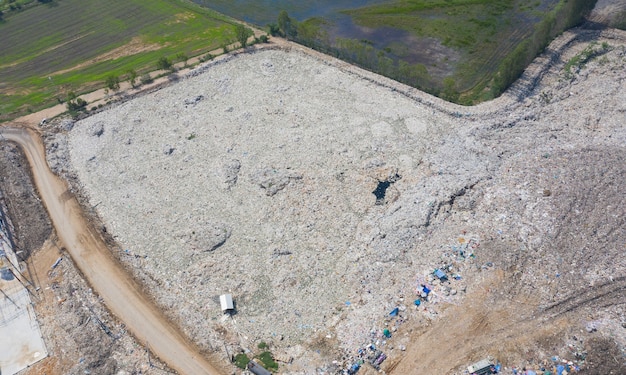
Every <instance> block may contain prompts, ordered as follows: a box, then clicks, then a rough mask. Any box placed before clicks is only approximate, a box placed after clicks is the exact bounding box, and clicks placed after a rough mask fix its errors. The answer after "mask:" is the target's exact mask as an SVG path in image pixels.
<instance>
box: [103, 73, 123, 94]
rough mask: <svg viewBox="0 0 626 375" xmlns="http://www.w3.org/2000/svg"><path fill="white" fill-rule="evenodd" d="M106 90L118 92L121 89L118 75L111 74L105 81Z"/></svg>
mask: <svg viewBox="0 0 626 375" xmlns="http://www.w3.org/2000/svg"><path fill="white" fill-rule="evenodd" d="M105 86H106V88H108V89H110V90H114V91H117V90H119V89H120V78H119V77H118V76H116V75H113V74H109V75H108V76H107V78H106V80H105Z"/></svg>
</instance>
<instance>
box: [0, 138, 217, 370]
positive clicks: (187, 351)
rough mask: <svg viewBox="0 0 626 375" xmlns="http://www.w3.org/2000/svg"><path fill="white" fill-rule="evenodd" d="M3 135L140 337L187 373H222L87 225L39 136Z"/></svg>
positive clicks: (64, 237) (80, 260)
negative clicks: (16, 146)
mask: <svg viewBox="0 0 626 375" xmlns="http://www.w3.org/2000/svg"><path fill="white" fill-rule="evenodd" d="M0 138H2V139H5V140H8V141H13V142H16V143H17V144H19V145H20V146H21V147H22V148H23V150H24V153H25V154H26V157H27V158H28V161H29V163H30V166H31V169H32V172H33V176H34V180H35V184H36V185H37V187H38V189H39V192H40V195H41V199H42V200H43V202H44V204H45V206H46V208H47V210H48V213H49V215H50V218H51V219H52V223H53V224H54V227H55V229H56V231H57V233H58V236H59V238H60V239H61V241H62V243H63V244H64V245H65V247H66V248H67V250H68V252H69V253H70V255H71V256H72V259H73V260H74V262H75V263H76V265H77V266H78V268H79V269H80V270H81V272H82V273H83V275H84V276H85V277H86V279H87V280H88V281H89V283H90V284H91V286H92V287H93V288H94V290H95V291H97V293H98V294H99V295H100V296H101V297H102V298H103V299H104V301H105V303H106V305H107V306H108V307H109V309H111V311H112V312H113V313H114V314H115V315H117V316H118V318H119V319H120V320H122V321H123V322H124V323H125V324H126V326H127V328H128V329H129V330H130V331H131V332H133V334H134V335H135V337H137V339H138V341H140V342H142V343H146V344H147V346H149V347H150V348H151V349H152V351H153V352H154V353H155V354H156V355H157V356H159V357H160V359H162V360H163V361H164V362H166V363H167V364H168V365H169V366H170V367H172V368H173V369H175V370H176V371H178V372H180V373H182V374H194V375H195V374H219V372H218V371H217V370H216V368H215V367H214V366H213V365H211V364H210V363H209V362H208V361H207V360H206V359H205V358H204V357H203V356H202V355H201V354H200V353H199V351H198V350H197V349H196V348H194V347H193V345H192V344H190V343H188V341H187V340H186V339H185V337H184V336H183V335H182V334H181V333H180V332H178V330H177V328H176V327H175V326H174V325H172V324H171V323H170V322H168V320H167V319H166V318H165V317H164V316H163V315H162V314H161V313H160V312H159V310H158V309H157V308H156V307H155V306H153V304H152V303H151V302H150V301H149V300H148V299H147V298H146V297H145V296H144V294H143V293H142V292H141V290H140V289H139V287H138V285H137V284H136V283H135V282H134V281H133V279H132V278H130V277H129V276H128V275H127V274H126V273H125V272H124V271H123V270H122V269H121V267H120V266H119V265H118V264H117V263H116V262H115V260H114V259H113V258H112V257H111V256H110V255H109V252H108V249H107V247H106V245H105V244H104V242H103V240H102V239H101V237H100V236H99V235H98V233H97V232H96V231H95V230H93V229H92V228H91V227H90V226H89V225H88V224H87V223H86V220H85V218H84V216H83V214H82V213H81V210H80V206H79V204H78V202H77V201H76V199H75V198H74V197H73V195H72V194H71V193H70V192H69V191H68V190H67V188H66V185H65V184H64V183H63V181H61V180H60V179H59V178H57V177H56V176H55V175H54V174H52V172H51V171H50V169H49V168H48V164H47V163H46V160H45V157H44V149H43V145H42V141H41V139H40V138H39V137H38V135H37V134H36V133H35V132H34V131H32V130H28V129H20V128H8V127H5V128H1V129H0Z"/></svg>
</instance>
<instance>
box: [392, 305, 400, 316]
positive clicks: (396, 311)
mask: <svg viewBox="0 0 626 375" xmlns="http://www.w3.org/2000/svg"><path fill="white" fill-rule="evenodd" d="M399 311H400V309H398V308H397V307H396V308H395V309H393V310H391V312H390V313H389V316H398V312H399Z"/></svg>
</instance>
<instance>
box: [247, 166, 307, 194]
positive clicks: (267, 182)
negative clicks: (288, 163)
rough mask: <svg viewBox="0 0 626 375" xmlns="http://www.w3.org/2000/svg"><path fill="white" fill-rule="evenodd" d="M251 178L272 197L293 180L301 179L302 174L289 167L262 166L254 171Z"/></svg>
mask: <svg viewBox="0 0 626 375" xmlns="http://www.w3.org/2000/svg"><path fill="white" fill-rule="evenodd" d="M251 178H252V181H254V183H256V184H258V185H259V186H260V187H261V188H262V189H263V190H265V194H266V195H267V196H269V197H271V196H273V195H275V194H276V193H278V192H279V191H281V190H283V189H284V188H285V187H286V186H287V185H289V183H290V182H291V181H294V180H301V179H302V175H301V174H300V173H297V172H294V171H291V170H289V169H284V170H279V169H274V168H262V169H259V170H257V171H256V172H255V173H253V174H252V176H251Z"/></svg>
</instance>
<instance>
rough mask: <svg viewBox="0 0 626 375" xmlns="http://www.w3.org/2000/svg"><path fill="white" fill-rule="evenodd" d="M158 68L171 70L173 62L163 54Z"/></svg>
mask: <svg viewBox="0 0 626 375" xmlns="http://www.w3.org/2000/svg"><path fill="white" fill-rule="evenodd" d="M156 66H157V69H159V70H171V69H172V62H171V61H170V59H168V58H167V57H165V56H163V57H161V58H160V59H159V60H158V61H157V64H156Z"/></svg>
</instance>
